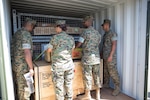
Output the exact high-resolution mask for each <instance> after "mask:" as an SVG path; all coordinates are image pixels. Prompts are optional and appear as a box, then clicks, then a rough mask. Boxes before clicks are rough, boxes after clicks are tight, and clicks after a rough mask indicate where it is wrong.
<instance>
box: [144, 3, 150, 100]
mask: <svg viewBox="0 0 150 100" xmlns="http://www.w3.org/2000/svg"><path fill="white" fill-rule="evenodd" d="M146 36H147V37H146V69H145V73H146V74H145V96H144V100H150V0H149V2H148V8H147V35H146Z"/></svg>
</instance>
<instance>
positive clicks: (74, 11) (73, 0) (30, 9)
mask: <svg viewBox="0 0 150 100" xmlns="http://www.w3.org/2000/svg"><path fill="white" fill-rule="evenodd" d="M120 1H122V0H11V8H12V9H16V10H17V12H21V13H34V14H46V15H56V16H68V17H78V18H82V17H84V16H86V15H90V14H93V13H94V12H96V11H100V10H101V9H104V8H106V7H108V6H111V5H113V4H115V3H117V2H120Z"/></svg>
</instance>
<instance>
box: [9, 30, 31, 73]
mask: <svg viewBox="0 0 150 100" xmlns="http://www.w3.org/2000/svg"><path fill="white" fill-rule="evenodd" d="M11 47H12V48H11V50H12V52H11V53H12V63H13V65H14V66H13V69H14V71H17V70H18V71H22V70H27V69H28V66H27V63H26V61H25V56H24V49H30V50H31V52H32V37H31V34H30V32H28V31H27V30H25V29H24V28H22V29H20V30H18V31H17V32H16V33H15V34H14V36H13V38H12V45H11ZM20 65H22V67H18V68H15V67H17V66H20ZM19 68H20V69H19Z"/></svg>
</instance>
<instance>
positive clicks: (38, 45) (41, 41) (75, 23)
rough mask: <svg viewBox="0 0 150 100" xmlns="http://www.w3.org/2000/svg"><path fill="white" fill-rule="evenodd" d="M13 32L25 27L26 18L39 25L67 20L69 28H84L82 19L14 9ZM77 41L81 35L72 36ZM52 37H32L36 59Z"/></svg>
mask: <svg viewBox="0 0 150 100" xmlns="http://www.w3.org/2000/svg"><path fill="white" fill-rule="evenodd" d="M12 12H13V30H14V33H15V32H16V31H17V30H18V29H20V28H21V27H22V25H23V22H24V20H25V18H26V17H29V18H32V19H34V20H36V21H37V23H42V24H44V23H48V24H55V21H56V20H59V19H62V20H66V24H67V25H68V26H69V27H80V28H82V27H83V26H82V19H81V18H72V17H63V16H52V15H40V14H28V13H17V12H16V10H14V9H13V11H12ZM72 36H73V37H74V39H75V41H77V40H78V38H79V34H74V35H72ZM51 37H52V35H46V36H42V35H39V36H38V35H32V40H33V47H34V48H33V49H34V50H33V55H34V58H35V57H36V56H37V55H39V54H40V53H41V52H42V50H43V48H44V47H43V46H44V45H45V44H48V43H49V41H50V39H51Z"/></svg>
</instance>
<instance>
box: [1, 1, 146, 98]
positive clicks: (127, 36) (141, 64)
mask: <svg viewBox="0 0 150 100" xmlns="http://www.w3.org/2000/svg"><path fill="white" fill-rule="evenodd" d="M2 1H5V0H2ZM11 1H12V7H14V9H20V11H21V10H22V11H24V12H28V13H38V12H43V13H45V14H46V13H47V14H49V15H56V12H57V14H60V15H62V16H64V15H66V16H72V17H73V16H74V17H79V18H81V17H83V15H84V16H85V15H87V14H93V15H94V16H95V22H94V26H95V28H96V29H97V30H99V31H100V32H101V33H103V31H102V29H101V23H102V22H103V19H105V18H109V19H111V20H112V30H114V31H115V32H116V33H118V46H117V56H118V60H117V61H118V70H119V74H120V77H121V83H122V86H121V87H122V91H123V92H124V93H125V94H127V95H129V96H132V97H134V98H136V100H143V98H144V70H145V44H146V43H145V38H146V15H147V14H146V11H147V10H146V9H147V0H91V2H97V3H98V2H101V3H103V4H102V5H101V4H99V7H98V9H97V8H96V7H97V6H96V5H95V4H92V3H88V2H87V1H86V0H82V1H80V0H68V3H67V0H64V1H63V0H42V1H37V2H39V4H38V5H34V6H33V5H32V6H31V5H30V3H28V2H29V1H30V2H33V1H35V0H22V4H24V6H23V5H22V6H19V5H21V1H20V0H19V1H17V0H11ZM25 1H28V2H25ZM48 1H49V2H50V1H51V3H49V4H48ZM58 1H60V3H62V4H64V5H65V6H64V8H63V7H60V6H62V5H61V4H59V2H58ZM71 1H74V2H77V3H69V2H71ZM118 1H119V2H118ZM54 2H57V5H59V6H57V7H59V8H57V9H56V8H55V7H56V6H53V9H52V8H51V12H50V11H49V9H48V8H49V7H51V6H50V4H52V3H54ZM42 3H43V4H42ZM32 4H34V3H32ZM40 4H42V5H40ZM73 4H76V6H73ZM89 4H91V5H93V6H92V7H90V6H89ZM3 5H4V4H3ZM17 5H18V6H17ZM27 5H30V7H27ZM43 5H45V6H43ZM79 6H82V8H79ZM1 7H2V6H1ZM5 7H6V8H8V7H7V6H5ZM35 8H36V9H35ZM37 9H38V10H37ZM69 9H70V10H69ZM3 11H5V10H3ZM62 12H64V13H62ZM5 13H6V14H10V13H9V12H8V11H5ZM3 16H4V17H3V18H4V19H5V22H6V23H9V22H7V21H6V19H9V18H8V17H6V16H7V15H3ZM1 20H3V19H2V18H1ZM9 20H10V19H9ZM6 27H7V26H6V25H5V26H3V30H4V31H3V32H2V37H3V42H5V43H6V44H7V45H8V47H7V48H6V46H5V45H3V51H4V49H5V50H6V49H8V48H9V40H8V38H6V37H8V36H7V35H9V36H11V35H10V32H8V29H6ZM4 39H6V40H4ZM9 53H10V52H9V49H8V50H6V51H5V53H4V56H5V62H4V63H5V68H7V69H5V71H6V70H7V71H8V70H11V66H10V64H9V63H7V62H6V61H10V58H9V55H8V54H9ZM5 75H6V76H8V73H6V74H5ZM6 82H7V83H9V81H8V77H6ZM6 87H7V89H9V91H10V90H11V89H12V88H10V86H8V85H7V86H6ZM9 91H7V93H9ZM9 97H11V95H9ZM11 100H13V99H11Z"/></svg>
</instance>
